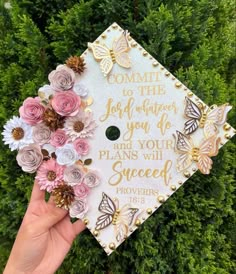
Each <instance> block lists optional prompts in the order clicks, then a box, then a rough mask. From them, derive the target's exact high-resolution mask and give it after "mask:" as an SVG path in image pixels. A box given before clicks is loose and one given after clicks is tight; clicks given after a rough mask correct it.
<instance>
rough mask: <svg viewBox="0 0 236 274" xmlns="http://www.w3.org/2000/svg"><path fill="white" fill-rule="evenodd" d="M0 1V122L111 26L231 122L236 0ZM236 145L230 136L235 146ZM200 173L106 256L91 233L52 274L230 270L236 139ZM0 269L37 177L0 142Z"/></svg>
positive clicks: (235, 252) (234, 240)
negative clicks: (221, 107) (224, 109)
mask: <svg viewBox="0 0 236 274" xmlns="http://www.w3.org/2000/svg"><path fill="white" fill-rule="evenodd" d="M11 6H12V8H11V9H6V8H5V1H2V0H0V96H1V101H0V125H1V130H2V126H3V125H4V124H5V122H6V121H7V120H8V119H9V118H11V117H12V116H13V114H14V115H18V108H19V107H20V105H21V104H22V102H23V100H24V99H25V98H26V97H28V96H35V95H36V94H37V90H38V88H39V87H40V86H42V85H43V84H44V83H47V75H48V73H49V72H50V71H51V70H53V69H54V68H55V66H56V65H57V64H58V63H63V62H64V60H65V59H66V58H68V57H69V56H70V55H75V54H77V55H80V54H81V53H82V52H83V50H85V49H86V44H87V42H88V41H93V40H94V39H95V38H96V37H97V36H98V35H99V34H100V33H101V32H103V31H104V30H105V29H106V28H107V27H108V26H109V25H110V24H111V23H113V22H114V21H115V22H117V23H118V24H120V25H121V26H122V27H123V28H127V29H128V30H129V31H130V32H131V35H132V36H133V37H134V39H136V40H137V41H138V42H139V43H140V44H141V45H142V46H143V47H144V48H145V49H146V50H147V51H149V52H150V53H151V54H152V55H153V56H154V57H155V58H157V59H158V60H159V61H160V62H161V63H162V64H163V65H164V66H165V67H166V68H167V69H169V70H170V71H171V72H172V73H173V74H175V75H176V76H177V77H178V78H179V79H180V80H181V81H182V82H184V83H185V84H186V85H187V86H188V87H189V88H190V89H192V90H193V91H194V92H195V93H196V94H197V95H198V96H200V97H201V98H202V99H203V100H204V101H205V102H206V103H207V104H213V103H216V104H221V103H224V102H230V103H231V104H233V105H234V109H233V110H232V111H231V112H230V114H229V122H230V123H231V124H234V126H235V123H234V121H233V117H235V79H236V77H235V76H236V72H235V59H236V58H235V57H236V56H235V43H236V42H235V40H236V39H235V13H234V11H235V1H234V0H214V1H210V0H178V1H171V0H169V1H168V0H164V1H161V0H146V1H138V0H133V1H131V0H126V1H123V0H122V1H116V0H88V1H86V0H84V1H82V0H81V1H72V0H68V1H62V0H54V1H52V0H34V1H33V0H32V1H31V0H17V1H11ZM234 140H235V139H234ZM234 140H232V141H230V142H228V143H227V144H226V145H225V146H224V147H223V149H221V150H220V153H219V155H218V156H217V157H216V158H215V159H214V168H213V170H212V173H211V175H209V176H203V175H201V174H200V173H199V172H197V173H196V174H195V175H194V176H193V177H192V178H191V179H190V180H188V182H187V183H186V184H185V185H184V186H183V187H181V188H180V189H179V190H178V191H177V192H176V193H175V194H174V195H173V196H172V197H171V198H170V199H169V200H168V201H167V202H166V203H165V204H164V205H163V206H162V207H161V208H160V209H159V210H158V212H156V213H155V214H154V215H153V216H152V217H151V218H149V219H148V220H147V221H146V222H145V224H144V225H142V226H141V227H140V229H138V231H137V232H135V233H134V234H133V235H132V236H131V237H130V238H129V239H128V240H127V241H126V242H125V243H123V244H122V246H120V247H119V248H118V249H117V251H115V252H114V253H113V254H112V255H111V256H109V257H107V256H106V255H105V253H104V252H103V250H102V248H100V246H99V244H98V243H97V242H96V240H95V239H94V238H93V236H92V235H91V234H90V233H89V232H88V231H86V232H84V233H82V234H81V236H79V237H78V239H77V240H76V241H75V242H74V244H73V246H72V249H71V251H70V253H69V254H68V256H67V257H66V259H65V261H64V263H63V264H62V266H61V267H60V269H59V270H58V272H57V273H63V274H64V273H65V274H66V273H72V274H73V273H82V274H83V273H107V274H108V273H109V274H112V273H155V274H157V273H161V274H164V273H177V274H179V273H194V274H197V273H201V274H202V273H209V274H213V273H217V274H223V273H235V272H234V271H235V269H236V260H235V259H236V258H235V257H236V211H235V207H236V203H235V200H236V198H235V179H234V174H235V159H234V153H235V142H233V141H234ZM0 149H1V155H0V212H1V213H0V271H1V270H3V268H4V265H5V263H6V260H7V257H8V255H9V252H10V249H11V246H12V244H13V241H14V238H15V236H16V233H17V230H18V228H19V225H20V223H21V219H22V216H23V214H24V212H25V210H26V207H27V203H28V200H29V197H30V192H31V188H32V183H33V176H29V175H26V174H24V173H23V172H22V171H21V169H20V168H19V167H18V166H17V164H16V160H15V156H16V153H15V152H10V150H9V149H8V147H7V146H4V145H3V143H2V141H1V142H0Z"/></svg>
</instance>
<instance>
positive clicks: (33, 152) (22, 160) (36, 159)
mask: <svg viewBox="0 0 236 274" xmlns="http://www.w3.org/2000/svg"><path fill="white" fill-rule="evenodd" d="M16 160H17V163H18V165H19V166H21V168H22V170H23V171H25V172H28V173H34V172H35V171H36V170H37V169H38V168H39V166H40V165H41V163H42V161H43V154H42V152H41V148H40V146H39V145H36V144H30V145H28V146H25V147H23V148H22V149H20V150H19V152H18V154H17V156H16Z"/></svg>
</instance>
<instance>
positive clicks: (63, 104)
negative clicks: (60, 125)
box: [51, 90, 81, 116]
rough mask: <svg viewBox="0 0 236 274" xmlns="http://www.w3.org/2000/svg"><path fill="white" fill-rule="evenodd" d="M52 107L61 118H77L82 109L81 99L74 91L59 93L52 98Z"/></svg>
mask: <svg viewBox="0 0 236 274" xmlns="http://www.w3.org/2000/svg"><path fill="white" fill-rule="evenodd" d="M51 103H52V107H53V108H54V110H55V111H56V112H57V113H58V114H60V115H61V116H75V115H76V114H77V113H78V112H79V109H80V104H81V99H80V97H79V96H78V95H77V94H76V93H75V92H74V91H71V90H70V91H67V92H57V93H56V94H55V95H54V96H53V98H52V101H51Z"/></svg>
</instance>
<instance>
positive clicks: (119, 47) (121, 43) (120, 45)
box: [112, 31, 130, 54]
mask: <svg viewBox="0 0 236 274" xmlns="http://www.w3.org/2000/svg"><path fill="white" fill-rule="evenodd" d="M128 36H129V32H128V31H124V32H123V33H122V34H121V36H120V37H119V38H118V39H115V40H114V42H113V44H112V49H113V51H114V53H115V54H119V53H121V52H127V51H129V50H130V47H129V42H128Z"/></svg>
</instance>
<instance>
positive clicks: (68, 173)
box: [64, 165, 84, 186]
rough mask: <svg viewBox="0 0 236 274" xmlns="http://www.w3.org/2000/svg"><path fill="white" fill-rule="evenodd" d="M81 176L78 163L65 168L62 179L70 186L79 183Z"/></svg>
mask: <svg viewBox="0 0 236 274" xmlns="http://www.w3.org/2000/svg"><path fill="white" fill-rule="evenodd" d="M83 176H84V172H83V171H82V169H81V168H80V167H79V166H78V165H73V166H69V167H67V168H66V169H65V172H64V180H65V181H66V183H67V184H68V185H71V186H75V185H77V184H80V183H81V181H82V178H83Z"/></svg>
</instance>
